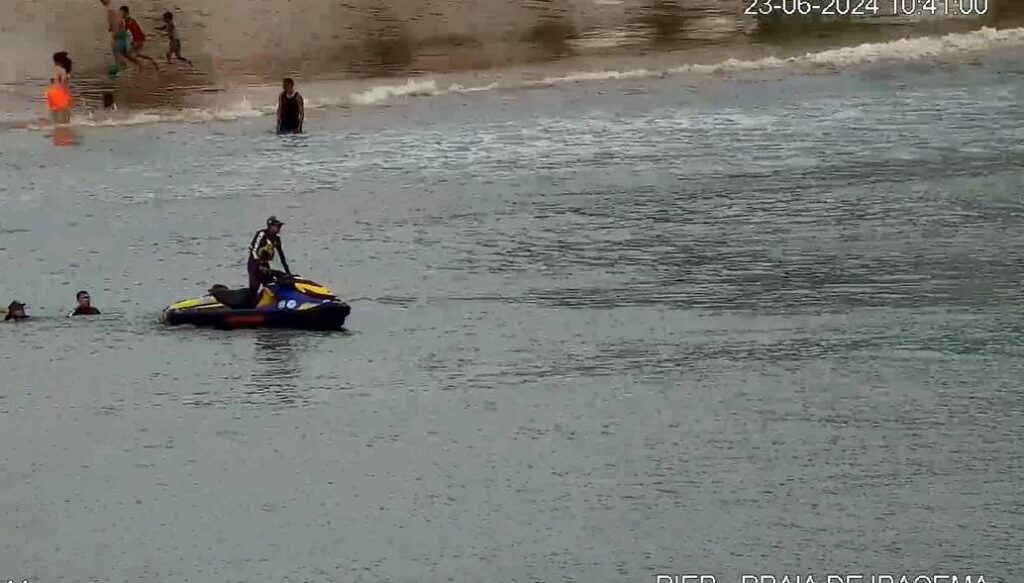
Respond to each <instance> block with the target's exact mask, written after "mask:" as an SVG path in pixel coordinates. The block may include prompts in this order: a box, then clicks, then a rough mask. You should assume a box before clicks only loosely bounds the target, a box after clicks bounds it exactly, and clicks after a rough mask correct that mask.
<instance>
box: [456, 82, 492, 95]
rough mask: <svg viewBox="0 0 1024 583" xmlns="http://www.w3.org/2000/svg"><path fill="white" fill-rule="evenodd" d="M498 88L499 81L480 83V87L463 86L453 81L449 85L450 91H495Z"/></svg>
mask: <svg viewBox="0 0 1024 583" xmlns="http://www.w3.org/2000/svg"><path fill="white" fill-rule="evenodd" d="M497 88H498V84H497V83H490V84H488V85H480V86H479V87H463V86H462V85H459V84H458V83H452V84H451V86H450V87H448V93H480V92H482V91H494V90H495V89H497Z"/></svg>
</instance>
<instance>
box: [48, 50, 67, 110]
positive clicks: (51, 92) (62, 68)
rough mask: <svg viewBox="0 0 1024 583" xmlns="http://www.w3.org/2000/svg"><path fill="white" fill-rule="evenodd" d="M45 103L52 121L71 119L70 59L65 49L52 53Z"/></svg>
mask: <svg viewBox="0 0 1024 583" xmlns="http://www.w3.org/2000/svg"><path fill="white" fill-rule="evenodd" d="M46 105H47V106H48V107H49V108H50V114H51V115H52V116H53V122H54V123H59V124H66V123H69V122H70V121H71V59H70V58H69V57H68V54H67V52H65V51H61V52H59V53H53V74H52V75H51V76H50V86H49V87H48V88H47V89H46Z"/></svg>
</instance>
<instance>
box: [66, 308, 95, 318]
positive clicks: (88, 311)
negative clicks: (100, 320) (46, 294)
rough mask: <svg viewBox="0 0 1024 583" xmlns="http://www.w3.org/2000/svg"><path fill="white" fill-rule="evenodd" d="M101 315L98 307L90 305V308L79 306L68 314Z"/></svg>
mask: <svg viewBox="0 0 1024 583" xmlns="http://www.w3.org/2000/svg"><path fill="white" fill-rule="evenodd" d="M99 315H100V311H99V310H97V309H96V308H94V307H92V306H89V307H88V308H83V307H82V306H78V307H77V308H75V309H74V310H73V311H72V312H71V313H70V314H68V316H99Z"/></svg>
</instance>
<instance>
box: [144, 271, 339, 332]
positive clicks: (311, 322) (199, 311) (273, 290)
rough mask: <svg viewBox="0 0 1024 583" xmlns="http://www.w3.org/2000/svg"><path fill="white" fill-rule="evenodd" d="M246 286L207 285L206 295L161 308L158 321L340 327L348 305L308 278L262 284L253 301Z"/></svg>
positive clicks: (217, 325) (218, 325)
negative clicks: (161, 311) (208, 287)
mask: <svg viewBox="0 0 1024 583" xmlns="http://www.w3.org/2000/svg"><path fill="white" fill-rule="evenodd" d="M252 300H253V298H252V297H250V294H249V290H248V288H243V289H228V288H227V287H224V286H222V285H215V286H213V287H212V288H210V291H209V295H207V296H204V297H201V298H199V299H195V300H183V301H180V302H177V303H174V304H171V305H169V306H167V307H166V308H164V312H163V315H162V316H161V321H162V322H163V323H165V324H167V325H170V326H177V325H179V324H192V325H194V326H207V327H212V328H221V329H235V328H295V329H299V330H341V329H342V327H343V326H344V325H345V318H347V317H348V315H349V312H350V311H351V308H349V306H348V304H346V303H345V302H343V301H341V300H340V299H339V298H338V297H337V296H336V295H334V293H333V292H332V291H331V290H329V289H327V288H326V287H324V286H323V285H320V284H319V283H316V282H315V281H312V280H309V279H303V278H300V277H288V278H282V279H279V280H278V281H277V282H275V283H271V284H269V285H266V286H264V287H263V288H262V289H261V290H260V293H259V297H258V298H257V299H256V302H255V305H253V301H252Z"/></svg>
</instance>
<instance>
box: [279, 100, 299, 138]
mask: <svg viewBox="0 0 1024 583" xmlns="http://www.w3.org/2000/svg"><path fill="white" fill-rule="evenodd" d="M301 99H302V96H301V95H299V92H298V91H296V92H295V93H293V94H292V96H291V97H288V94H287V93H285V92H284V91H282V92H281V97H280V98H279V99H278V106H277V107H278V112H279V114H278V115H280V118H281V121H280V122H279V123H278V124H277V133H279V134H301V133H302V108H301V106H300V105H299V100H301Z"/></svg>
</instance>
